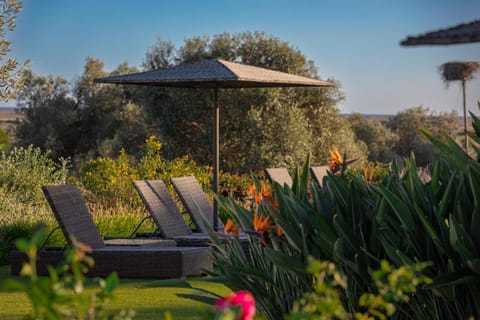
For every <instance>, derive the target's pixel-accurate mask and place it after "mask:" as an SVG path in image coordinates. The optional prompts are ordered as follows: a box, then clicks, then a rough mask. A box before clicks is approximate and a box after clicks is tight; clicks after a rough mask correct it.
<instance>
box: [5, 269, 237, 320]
mask: <svg viewBox="0 0 480 320" xmlns="http://www.w3.org/2000/svg"><path fill="white" fill-rule="evenodd" d="M9 275H10V269H9V266H2V267H0V284H2V283H3V281H4V280H5V279H6V278H7V277H9ZM207 279H208V278H189V279H187V280H186V281H185V280H179V279H168V280H155V279H139V280H134V279H123V280H120V285H119V286H118V288H117V289H116V290H115V300H114V301H111V302H109V303H108V304H106V309H107V310H122V309H126V308H130V309H134V310H135V312H136V316H135V318H136V319H163V315H164V313H165V311H170V312H171V313H172V315H173V318H174V319H175V320H182V319H185V320H186V319H196V318H197V319H198V318H199V317H200V316H201V315H202V313H203V312H204V310H206V309H207V308H208V305H207V304H204V303H201V302H199V301H195V300H193V299H191V298H190V296H191V295H196V294H200V293H205V292H209V293H212V294H216V295H220V296H224V295H226V294H227V293H229V292H230V289H228V288H227V287H225V286H224V285H222V284H220V283H213V282H208V281H206V280H207ZM30 310H31V306H30V302H29V301H28V299H27V296H26V294H24V293H18V292H5V291H3V290H2V291H0V319H22V318H24V317H25V316H26V315H27V314H28V313H29V312H30Z"/></svg>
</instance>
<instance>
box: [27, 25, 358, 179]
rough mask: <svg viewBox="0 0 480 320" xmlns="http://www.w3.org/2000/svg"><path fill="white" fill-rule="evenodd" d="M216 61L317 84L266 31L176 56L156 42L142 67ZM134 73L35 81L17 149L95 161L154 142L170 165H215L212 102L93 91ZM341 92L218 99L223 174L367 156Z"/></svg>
mask: <svg viewBox="0 0 480 320" xmlns="http://www.w3.org/2000/svg"><path fill="white" fill-rule="evenodd" d="M211 58H220V59H224V60H228V61H235V62H241V63H245V64H250V65H254V66H260V67H265V68H269V69H274V70H278V71H284V72H290V73H294V74H298V75H303V76H308V77H315V78H318V73H317V68H316V67H315V65H314V63H313V62H312V61H311V60H308V59H307V58H306V56H305V55H304V54H303V53H302V52H301V51H300V50H298V49H297V48H295V47H293V46H292V45H290V44H289V43H287V42H285V41H282V40H280V39H278V38H276V37H273V36H271V35H268V34H266V33H264V32H243V33H236V34H229V33H222V34H218V35H214V36H212V37H208V36H202V37H192V38H187V39H185V41H184V43H183V45H182V46H180V47H178V48H176V47H175V46H174V45H173V44H172V43H171V42H168V41H163V40H162V39H161V38H158V39H157V42H156V43H155V44H154V45H153V46H152V47H150V48H149V49H148V50H147V52H146V55H145V60H144V62H143V64H142V66H143V68H144V70H151V69H155V68H163V67H169V66H174V65H178V64H181V63H186V62H193V61H199V60H203V59H211ZM135 71H138V70H137V69H136V68H132V67H130V66H129V65H128V64H127V63H124V64H122V65H120V66H118V67H117V69H116V70H114V71H112V72H110V73H108V72H106V71H105V70H104V65H103V62H102V61H100V60H98V59H95V58H92V57H88V58H87V59H86V63H85V68H84V72H83V74H82V76H81V77H80V78H79V79H78V80H77V81H76V82H75V83H68V82H66V81H65V80H64V79H61V78H58V77H57V78H54V77H53V76H47V77H45V76H39V75H34V74H30V75H29V78H28V81H27V83H26V90H25V92H24V93H23V94H22V96H21V97H20V99H19V101H20V102H21V106H22V109H23V111H24V113H25V115H26V121H25V122H24V123H23V124H22V125H21V126H20V128H19V130H18V141H19V142H20V143H21V144H30V143H33V144H35V145H37V146H40V147H42V148H44V149H50V150H51V151H52V154H53V155H55V156H59V155H61V156H72V157H81V158H91V157H95V156H98V155H102V156H107V155H115V154H117V153H118V152H119V150H120V148H126V149H127V151H128V152H129V153H131V154H134V153H135V152H137V151H138V147H139V146H140V145H141V142H143V141H144V140H145V138H146V137H147V136H148V135H149V134H155V135H157V136H158V137H160V138H161V139H162V141H163V143H164V148H163V150H164V153H165V154H164V156H165V157H166V158H167V159H168V158H170V159H172V158H175V157H177V156H181V155H189V156H190V157H191V158H192V159H194V160H195V161H197V162H199V163H201V164H210V163H211V159H212V156H211V154H212V143H213V141H212V140H213V139H212V136H213V134H212V128H213V109H212V108H213V107H212V101H211V100H212V93H211V92H210V91H209V90H201V89H178V88H161V87H142V86H127V85H105V84H104V85H102V84H97V83H94V82H93V80H94V79H95V78H98V77H103V76H107V75H116V74H123V73H130V72H135ZM329 80H331V81H335V80H334V79H329ZM336 83H337V86H336V87H333V88H321V89H320V88H311V89H292V88H269V89H231V90H222V92H221V95H220V97H219V103H220V105H221V138H220V141H221V145H220V148H221V155H222V156H221V168H222V169H223V170H229V171H240V172H248V171H249V170H252V169H261V168H264V167H266V166H292V165H293V164H295V163H298V162H300V161H302V160H303V159H304V158H305V156H306V154H307V153H309V152H310V153H312V155H313V159H314V162H316V163H319V164H322V163H325V162H326V158H327V154H328V152H327V150H328V149H330V148H332V147H333V146H336V147H337V148H339V149H343V150H348V151H349V154H351V155H352V156H356V157H358V156H364V155H365V152H366V150H365V146H364V145H362V144H357V143H356V141H355V136H354V134H353V132H352V130H351V128H350V126H349V125H348V123H346V122H345V121H344V120H343V119H341V117H340V114H339V111H338V108H337V107H336V105H337V103H338V102H340V101H341V100H342V99H344V96H343V93H342V92H341V85H340V83H339V82H338V81H337V82H336Z"/></svg>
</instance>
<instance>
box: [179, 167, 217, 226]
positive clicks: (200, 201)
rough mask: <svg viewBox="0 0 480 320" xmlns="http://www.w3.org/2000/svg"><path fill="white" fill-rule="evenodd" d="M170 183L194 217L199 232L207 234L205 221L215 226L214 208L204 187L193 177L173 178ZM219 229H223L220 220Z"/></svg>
mask: <svg viewBox="0 0 480 320" xmlns="http://www.w3.org/2000/svg"><path fill="white" fill-rule="evenodd" d="M170 181H171V182H172V184H173V187H174V188H175V191H176V192H177V193H178V196H179V197H180V200H181V201H182V203H183V205H184V206H185V208H186V209H187V211H188V213H189V214H190V216H191V217H192V220H193V222H194V223H195V226H196V227H197V229H198V231H199V232H207V228H205V226H204V220H205V219H206V221H207V222H208V224H209V225H210V226H213V225H214V223H213V206H212V203H211V202H210V200H208V197H207V195H206V194H205V192H204V191H203V189H202V187H201V186H200V184H199V183H198V181H197V178H195V177H193V176H189V177H178V178H171V179H170ZM218 228H219V229H223V224H222V222H221V221H220V219H219V220H218Z"/></svg>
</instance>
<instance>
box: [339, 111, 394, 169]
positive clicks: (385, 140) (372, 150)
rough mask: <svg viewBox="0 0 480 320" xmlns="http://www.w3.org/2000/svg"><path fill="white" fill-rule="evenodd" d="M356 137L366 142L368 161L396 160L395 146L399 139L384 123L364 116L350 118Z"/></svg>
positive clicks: (350, 116) (353, 115)
mask: <svg viewBox="0 0 480 320" xmlns="http://www.w3.org/2000/svg"><path fill="white" fill-rule="evenodd" d="M347 120H348V122H349V123H350V125H351V126H352V130H353V132H354V133H355V137H356V139H358V140H361V141H363V142H365V144H366V146H367V148H368V160H369V161H378V162H390V161H392V160H393V159H394V158H395V152H394V146H395V144H396V143H397V141H398V137H397V135H396V134H395V133H393V132H392V131H391V130H390V129H389V128H387V127H386V126H385V125H384V123H383V122H381V121H378V120H377V121H376V120H374V119H367V118H366V117H365V116H364V115H363V114H360V113H354V114H351V115H349V116H348V118H347Z"/></svg>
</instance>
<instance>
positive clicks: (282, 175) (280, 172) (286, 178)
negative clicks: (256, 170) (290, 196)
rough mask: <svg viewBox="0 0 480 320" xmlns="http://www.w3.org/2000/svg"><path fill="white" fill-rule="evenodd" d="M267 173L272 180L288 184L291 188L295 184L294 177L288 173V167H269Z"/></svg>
mask: <svg viewBox="0 0 480 320" xmlns="http://www.w3.org/2000/svg"><path fill="white" fill-rule="evenodd" d="M265 173H266V174H267V177H268V179H270V181H272V182H277V183H278V184H280V185H281V186H283V185H285V184H286V185H287V186H289V187H290V188H291V187H292V185H293V180H292V177H291V176H290V173H288V170H287V168H267V169H265Z"/></svg>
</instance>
